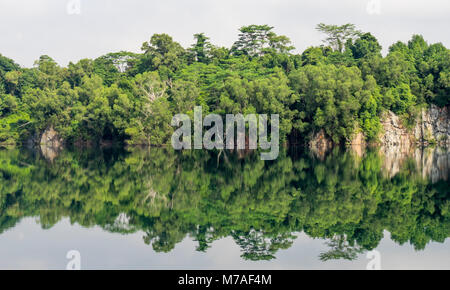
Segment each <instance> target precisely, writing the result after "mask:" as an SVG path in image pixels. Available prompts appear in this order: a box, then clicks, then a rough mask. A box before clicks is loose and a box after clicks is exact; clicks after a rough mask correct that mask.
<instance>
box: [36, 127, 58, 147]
mask: <svg viewBox="0 0 450 290" xmlns="http://www.w3.org/2000/svg"><path fill="white" fill-rule="evenodd" d="M40 143H41V145H46V146H50V147H55V148H59V147H61V146H62V141H61V138H60V137H59V134H58V132H56V131H55V129H53V127H49V128H47V130H45V131H44V133H43V134H42V136H41V142H40Z"/></svg>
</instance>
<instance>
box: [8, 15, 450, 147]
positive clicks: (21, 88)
mask: <svg viewBox="0 0 450 290" xmlns="http://www.w3.org/2000/svg"><path fill="white" fill-rule="evenodd" d="M316 29H317V30H318V31H320V32H322V33H323V35H324V40H323V41H324V43H323V45H320V46H312V47H309V48H308V49H306V50H305V51H303V53H301V54H297V53H293V51H294V50H295V48H294V46H293V44H292V43H291V41H290V39H289V38H288V37H287V36H284V35H278V34H276V33H275V32H274V28H273V27H271V26H268V25H249V26H244V27H242V28H241V29H240V30H239V34H238V38H237V40H236V41H235V42H234V44H233V45H232V46H231V47H230V48H226V47H219V46H216V45H214V44H212V43H211V42H210V40H209V38H208V37H207V36H206V35H205V34H204V33H199V34H195V35H194V37H193V39H194V41H193V43H194V44H193V45H192V46H190V47H188V48H184V47H182V46H181V45H180V44H179V43H178V42H176V41H175V40H174V39H173V38H172V37H171V36H169V35H167V34H154V35H153V36H152V37H151V38H150V39H149V40H148V41H146V42H144V43H143V45H142V47H141V53H132V52H125V51H122V52H115V53H109V54H107V55H104V56H101V57H98V58H96V59H82V60H80V61H78V62H76V63H72V62H71V63H69V65H68V66H67V67H61V66H60V65H58V64H57V63H56V62H55V61H54V60H53V59H52V58H51V57H49V56H47V55H43V56H41V57H40V58H39V59H38V60H37V61H36V62H35V65H34V66H33V67H32V68H24V67H20V66H19V65H18V64H17V63H15V62H14V60H12V59H9V58H7V57H5V56H2V55H0V144H2V145H3V146H5V145H10V146H14V145H18V144H21V143H23V142H25V141H28V140H34V141H35V142H36V140H39V136H40V134H42V132H43V131H45V130H46V129H47V128H50V127H51V128H54V130H55V131H57V132H58V134H59V135H60V137H61V138H62V139H63V140H64V141H65V142H66V143H68V144H98V143H100V142H102V141H109V142H114V143H124V144H128V145H156V146H158V145H165V144H170V137H171V135H172V133H173V131H174V129H175V128H173V127H172V126H171V125H170V123H171V119H172V117H173V116H174V115H175V114H179V113H184V114H188V115H192V114H193V108H194V107H195V106H202V108H203V110H204V114H208V113H216V114H221V115H224V114H238V113H242V114H244V115H245V114H250V113H255V114H279V116H280V138H281V140H282V142H287V141H292V142H295V143H302V142H305V141H306V140H308V138H309V136H311V134H312V133H314V132H318V131H321V130H323V132H325V134H326V135H327V136H328V137H329V138H330V139H332V140H333V141H334V142H335V143H345V142H347V141H349V140H350V139H351V138H352V136H353V134H354V133H355V132H363V133H364V136H365V138H367V140H368V141H371V140H376V139H377V137H378V135H379V133H380V130H381V123H380V116H381V114H382V113H383V112H384V111H386V110H391V111H393V112H394V113H396V114H398V115H399V116H401V119H402V122H403V123H404V124H405V125H406V126H408V125H411V126H412V124H413V123H414V120H415V119H416V118H417V115H418V111H419V109H420V108H422V107H425V106H429V105H430V104H435V105H437V106H441V107H442V106H447V105H449V103H450V98H449V96H450V50H449V49H447V48H446V47H445V46H444V45H443V44H441V43H435V44H429V43H427V42H426V41H425V39H424V38H423V37H422V36H420V35H413V36H412V38H411V40H409V41H408V42H407V43H404V42H400V41H399V42H397V43H394V44H393V45H391V46H390V47H389V50H388V53H387V54H386V55H385V56H383V55H382V53H381V51H382V47H381V45H380V44H379V42H378V40H377V39H376V38H375V37H374V36H373V35H372V34H371V33H369V32H362V31H360V30H358V29H357V28H356V27H355V25H353V24H345V25H340V26H339V25H326V24H323V23H321V24H319V25H317V27H316Z"/></svg>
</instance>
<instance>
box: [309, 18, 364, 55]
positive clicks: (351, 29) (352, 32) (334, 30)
mask: <svg viewBox="0 0 450 290" xmlns="http://www.w3.org/2000/svg"><path fill="white" fill-rule="evenodd" d="M316 29H317V30H318V31H320V32H323V33H325V34H326V35H327V38H326V39H325V40H324V42H325V43H327V44H328V45H330V46H331V47H332V48H333V49H334V50H337V51H339V52H342V51H343V49H344V45H345V43H346V42H347V40H348V39H352V38H354V37H355V36H358V35H360V34H361V32H360V31H358V30H356V27H355V25H354V24H350V23H347V24H344V25H341V26H339V25H327V24H324V23H320V24H318V25H317V27H316Z"/></svg>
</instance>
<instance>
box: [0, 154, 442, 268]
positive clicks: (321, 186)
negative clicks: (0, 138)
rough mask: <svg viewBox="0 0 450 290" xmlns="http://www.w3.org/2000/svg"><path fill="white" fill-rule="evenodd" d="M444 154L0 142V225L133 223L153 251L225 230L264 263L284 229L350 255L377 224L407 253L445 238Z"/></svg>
mask: <svg viewBox="0 0 450 290" xmlns="http://www.w3.org/2000/svg"><path fill="white" fill-rule="evenodd" d="M448 167H449V152H448V151H446V150H442V149H438V148H437V149H433V148H430V149H426V150H420V152H419V151H417V152H416V151H414V152H413V154H389V152H377V151H374V150H368V151H365V152H363V153H361V152H354V151H346V152H344V151H342V150H339V149H335V150H334V151H333V152H331V153H329V154H328V155H326V156H321V158H316V157H314V156H313V155H312V154H311V153H309V152H302V150H300V149H295V148H291V149H290V150H285V151H283V152H281V153H280V157H279V158H278V159H277V160H276V161H270V162H264V161H261V160H260V159H259V154H255V153H252V152H229V151H222V152H219V153H217V152H207V151H185V152H174V151H173V150H169V149H156V148H152V149H132V150H131V151H121V150H113V149H105V150H64V151H62V152H60V153H59V154H58V156H53V155H52V158H46V157H45V155H43V154H42V153H39V152H36V151H30V150H9V151H0V234H1V233H3V232H4V231H6V230H8V229H11V228H13V227H14V226H15V225H16V224H17V223H18V222H19V221H20V220H21V219H23V218H25V217H38V218H39V222H40V223H41V225H42V228H44V229H48V228H51V227H53V226H54V225H55V224H56V223H58V222H59V221H61V220H62V219H63V218H65V217H68V218H70V221H71V223H78V224H80V225H82V226H84V227H92V226H96V225H97V226H100V227H102V228H103V229H105V230H107V231H109V232H114V233H121V234H129V233H135V232H138V231H142V232H144V237H143V242H144V243H146V244H148V245H151V247H152V248H153V249H154V250H155V251H156V252H170V251H171V250H173V249H174V247H175V245H176V244H178V243H180V242H181V241H182V240H183V239H184V238H185V237H186V236H190V237H192V238H193V239H194V240H195V241H196V243H197V246H196V250H197V251H203V252H204V251H207V250H208V248H209V247H210V246H211V244H212V242H213V241H216V240H218V239H221V238H223V237H232V238H233V240H234V241H235V243H236V244H237V245H239V247H240V248H241V252H242V256H241V257H242V258H243V259H246V260H253V261H258V260H270V259H274V258H275V257H276V254H277V253H278V251H280V250H282V249H287V248H289V247H291V245H292V244H293V242H294V240H295V239H296V235H295V233H298V232H304V233H306V234H307V235H308V236H310V237H313V238H321V239H325V241H326V243H327V244H328V246H329V251H328V252H324V253H322V254H321V255H320V257H318V258H320V259H321V260H323V261H328V260H332V259H347V260H352V259H355V258H356V257H357V255H358V254H360V253H363V252H364V251H368V250H372V249H374V248H376V247H377V246H378V244H379V243H380V241H381V240H382V238H383V234H384V232H385V231H389V232H390V233H391V239H392V240H393V241H395V242H396V243H398V244H404V243H410V244H412V245H413V246H414V247H415V249H416V250H422V249H425V247H426V245H427V244H428V243H429V242H431V241H435V242H444V241H445V239H446V238H447V237H449V236H450V192H449V182H448Z"/></svg>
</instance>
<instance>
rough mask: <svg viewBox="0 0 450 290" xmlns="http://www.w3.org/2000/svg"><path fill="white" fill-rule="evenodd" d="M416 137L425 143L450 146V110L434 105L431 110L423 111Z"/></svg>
mask: <svg viewBox="0 0 450 290" xmlns="http://www.w3.org/2000/svg"><path fill="white" fill-rule="evenodd" d="M414 137H415V139H416V140H417V141H421V142H424V143H430V142H433V143H434V142H436V143H438V144H441V145H450V108H449V107H444V108H439V107H437V106H435V105H432V106H431V107H430V109H429V110H426V111H425V110H422V112H421V116H420V120H419V121H418V122H417V125H416V127H415V128H414Z"/></svg>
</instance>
